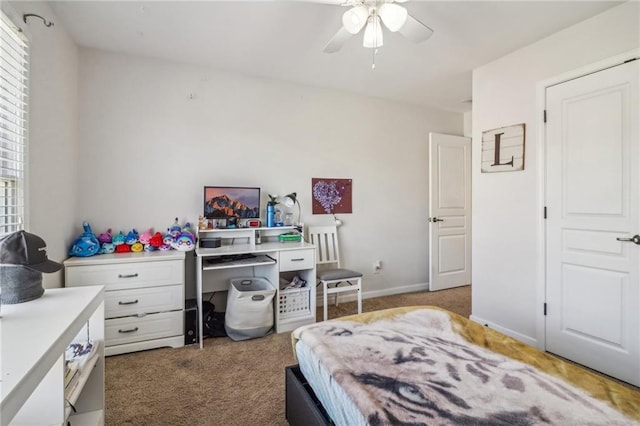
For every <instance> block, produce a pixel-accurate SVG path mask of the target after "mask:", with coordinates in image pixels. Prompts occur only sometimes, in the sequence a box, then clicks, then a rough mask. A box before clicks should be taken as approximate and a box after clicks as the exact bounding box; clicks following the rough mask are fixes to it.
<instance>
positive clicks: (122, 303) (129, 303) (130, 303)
mask: <svg viewBox="0 0 640 426" xmlns="http://www.w3.org/2000/svg"><path fill="white" fill-rule="evenodd" d="M136 303H138V299H136V300H134V301H133V302H118V305H135V304H136Z"/></svg>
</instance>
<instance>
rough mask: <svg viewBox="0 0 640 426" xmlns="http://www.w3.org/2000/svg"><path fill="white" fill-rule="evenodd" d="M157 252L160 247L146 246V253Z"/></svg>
mask: <svg viewBox="0 0 640 426" xmlns="http://www.w3.org/2000/svg"><path fill="white" fill-rule="evenodd" d="M156 250H158V247H155V246H152V245H151V244H145V245H144V251H156Z"/></svg>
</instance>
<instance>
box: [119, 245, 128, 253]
mask: <svg viewBox="0 0 640 426" xmlns="http://www.w3.org/2000/svg"><path fill="white" fill-rule="evenodd" d="M130 251H131V246H130V245H129V244H118V245H117V246H116V253H129V252H130Z"/></svg>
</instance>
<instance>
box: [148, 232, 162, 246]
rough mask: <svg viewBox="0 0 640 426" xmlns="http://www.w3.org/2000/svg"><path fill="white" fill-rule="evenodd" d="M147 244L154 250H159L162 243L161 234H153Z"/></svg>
mask: <svg viewBox="0 0 640 426" xmlns="http://www.w3.org/2000/svg"><path fill="white" fill-rule="evenodd" d="M149 244H150V245H151V246H152V247H155V248H159V247H160V246H161V245H162V244H163V242H162V234H161V233H159V232H156V233H155V234H153V237H151V240H150V241H149Z"/></svg>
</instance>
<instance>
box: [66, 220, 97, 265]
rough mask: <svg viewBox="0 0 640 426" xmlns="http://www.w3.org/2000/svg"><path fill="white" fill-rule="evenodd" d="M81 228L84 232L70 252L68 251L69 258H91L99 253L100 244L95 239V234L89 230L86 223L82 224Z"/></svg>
mask: <svg viewBox="0 0 640 426" xmlns="http://www.w3.org/2000/svg"><path fill="white" fill-rule="evenodd" d="M82 227H83V228H84V232H83V233H82V235H80V237H78V239H77V240H76V241H75V243H73V246H72V247H71V250H69V256H79V257H87V256H93V255H94V254H98V253H99V252H100V242H99V241H98V238H97V237H96V234H94V233H93V231H92V230H91V226H89V223H88V222H83V223H82Z"/></svg>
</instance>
